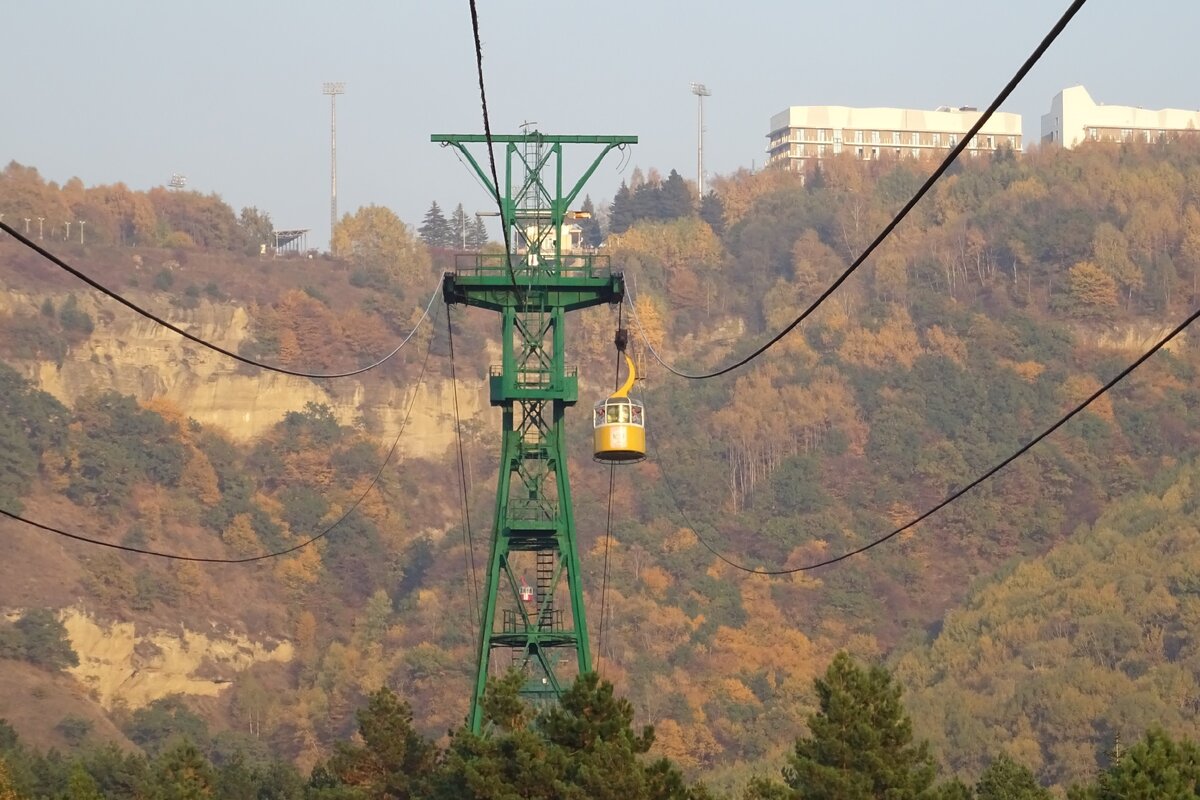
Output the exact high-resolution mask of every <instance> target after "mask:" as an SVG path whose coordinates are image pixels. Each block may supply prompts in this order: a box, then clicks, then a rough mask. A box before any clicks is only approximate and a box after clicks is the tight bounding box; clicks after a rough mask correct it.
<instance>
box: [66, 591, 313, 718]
mask: <svg viewBox="0 0 1200 800" xmlns="http://www.w3.org/2000/svg"><path fill="white" fill-rule="evenodd" d="M61 616H62V622H63V626H64V627H65V628H66V629H67V635H68V636H69V637H70V639H71V647H73V648H74V649H75V651H76V652H77V653H79V666H77V667H72V668H71V670H70V673H71V674H72V675H73V676H74V677H75V679H76V680H78V681H79V682H80V683H82V684H83V685H84V686H86V687H87V688H88V690H89V691H90V692H91V693H92V694H93V696H94V697H95V698H96V701H97V702H99V703H100V705H101V706H102V707H103V708H104V709H105V710H109V711H111V710H112V708H113V707H114V705H116V704H117V703H118V702H119V703H121V704H124V705H125V706H126V707H127V708H129V709H131V710H134V709H138V708H141V707H142V706H145V705H148V704H150V703H152V702H154V701H155V700H158V699H159V698H162V697H167V696H169V695H172V694H190V695H201V696H207V697H213V696H216V695H217V694H219V693H220V692H221V690H222V689H224V688H226V687H227V686H228V685H229V684H230V683H231V682H232V681H233V679H234V677H235V676H236V675H237V673H239V672H241V671H243V670H245V669H249V668H250V667H252V666H254V665H255V664H258V663H263V662H277V663H284V664H286V663H287V662H289V661H291V660H292V657H293V648H292V644H291V643H290V642H286V641H285V642H271V641H268V642H257V641H253V640H251V639H249V638H247V637H245V636H240V635H237V634H233V633H228V634H215V633H214V634H211V635H209V634H204V633H201V632H199V631H193V630H189V629H187V628H185V627H182V626H181V627H180V628H179V629H178V630H176V631H167V630H152V631H144V632H138V631H137V629H136V628H135V626H134V624H133V623H132V622H112V623H104V622H99V621H97V620H95V619H93V618H92V617H91V616H90V615H88V614H87V612H85V611H83V610H82V609H78V608H68V609H65V610H64V611H63V612H62V615H61Z"/></svg>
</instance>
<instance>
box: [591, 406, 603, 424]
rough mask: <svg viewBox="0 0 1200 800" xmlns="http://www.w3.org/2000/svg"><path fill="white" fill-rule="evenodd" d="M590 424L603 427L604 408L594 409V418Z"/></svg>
mask: <svg viewBox="0 0 1200 800" xmlns="http://www.w3.org/2000/svg"><path fill="white" fill-rule="evenodd" d="M592 424H593V425H603V424H604V407H603V406H601V407H600V408H597V409H596V418H595V419H594V420H593V421H592Z"/></svg>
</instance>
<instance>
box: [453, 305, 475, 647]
mask: <svg viewBox="0 0 1200 800" xmlns="http://www.w3.org/2000/svg"><path fill="white" fill-rule="evenodd" d="M446 331H447V333H448V335H449V337H450V385H451V386H453V387H454V438H455V440H456V441H457V443H458V479H459V486H460V487H461V488H462V495H461V500H462V502H461V503H460V506H459V508H460V510H461V511H462V524H463V545H464V547H465V548H466V551H467V552H466V554H465V556H466V567H467V570H468V573H467V574H468V575H469V577H470V579H471V583H470V584H469V585H468V586H467V600H468V602H470V603H471V622H472V624H473V625H475V627H479V625H480V622H479V619H478V616H479V614H480V613H481V612H480V608H479V594H480V591H479V577H478V575H476V573H475V537H474V535H473V534H472V533H471V505H470V501H469V499H468V497H467V466H466V464H467V461H466V458H465V457H464V455H463V443H462V416H461V415H460V413H459V408H458V374H457V371H456V368H455V366H454V322H453V320H452V318H451V315H450V306H446Z"/></svg>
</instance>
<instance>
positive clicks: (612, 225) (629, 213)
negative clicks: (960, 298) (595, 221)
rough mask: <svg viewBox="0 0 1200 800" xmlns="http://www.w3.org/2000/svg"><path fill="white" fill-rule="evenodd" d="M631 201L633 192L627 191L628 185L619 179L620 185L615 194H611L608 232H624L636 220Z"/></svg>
mask: <svg viewBox="0 0 1200 800" xmlns="http://www.w3.org/2000/svg"><path fill="white" fill-rule="evenodd" d="M632 203H633V192H631V191H629V187H628V186H627V185H626V184H625V181H621V187H620V188H619V189H617V193H616V195H614V196H613V201H612V209H611V210H610V211H609V215H608V230H609V232H610V233H624V232H625V231H627V230H629V228H630V226H632V225H633V223H634V222H635V221H636V220H635V218H634V216H633V206H632Z"/></svg>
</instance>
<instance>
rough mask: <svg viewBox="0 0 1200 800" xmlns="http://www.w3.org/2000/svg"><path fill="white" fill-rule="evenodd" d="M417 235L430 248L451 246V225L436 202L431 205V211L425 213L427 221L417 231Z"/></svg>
mask: <svg viewBox="0 0 1200 800" xmlns="http://www.w3.org/2000/svg"><path fill="white" fill-rule="evenodd" d="M417 233H418V234H420V236H421V241H423V242H425V244H427V245H429V246H430V247H447V246H449V244H450V241H451V238H450V223H449V222H447V221H446V217H445V215H443V214H442V209H441V207H440V206H439V205H438V204H437V201H436V200H434V201H433V203H431V204H430V206H429V210H428V211H426V212H425V221H424V222H422V223H421V227H420V228H418V229H417Z"/></svg>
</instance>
